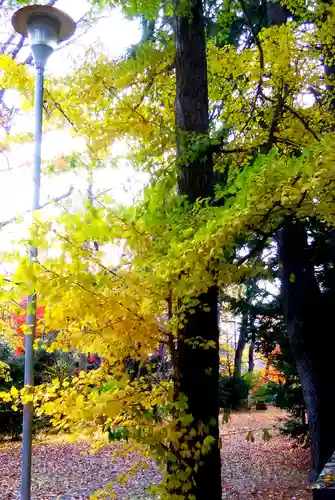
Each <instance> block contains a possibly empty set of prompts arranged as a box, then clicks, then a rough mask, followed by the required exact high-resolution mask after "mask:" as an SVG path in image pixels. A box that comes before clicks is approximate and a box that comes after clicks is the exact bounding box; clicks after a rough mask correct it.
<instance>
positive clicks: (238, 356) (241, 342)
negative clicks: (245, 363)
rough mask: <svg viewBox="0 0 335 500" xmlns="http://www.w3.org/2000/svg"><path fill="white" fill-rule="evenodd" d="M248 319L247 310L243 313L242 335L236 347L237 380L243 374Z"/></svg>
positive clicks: (235, 371) (235, 369) (235, 373)
mask: <svg viewBox="0 0 335 500" xmlns="http://www.w3.org/2000/svg"><path fill="white" fill-rule="evenodd" d="M248 318H249V314H248V310H247V309H246V308H245V309H244V310H243V313H242V321H241V327H240V333H239V337H238V342H237V347H236V351H235V360H234V377H235V378H239V377H241V373H242V356H243V351H244V348H245V344H246V337H247V329H248Z"/></svg>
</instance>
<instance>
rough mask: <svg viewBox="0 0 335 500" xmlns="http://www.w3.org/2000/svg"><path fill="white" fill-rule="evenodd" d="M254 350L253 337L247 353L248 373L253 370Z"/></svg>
mask: <svg viewBox="0 0 335 500" xmlns="http://www.w3.org/2000/svg"><path fill="white" fill-rule="evenodd" d="M254 349H255V338H254V337H253V338H252V340H251V342H250V344H249V351H248V372H249V373H252V372H253V371H254V368H255V360H254Z"/></svg>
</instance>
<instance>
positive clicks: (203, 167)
mask: <svg viewBox="0 0 335 500" xmlns="http://www.w3.org/2000/svg"><path fill="white" fill-rule="evenodd" d="M185 5H186V4H184V3H183V4H182V5H176V13H177V14H176V16H175V44H176V127H177V155H178V158H179V162H180V175H179V179H178V188H179V193H180V194H181V195H184V196H186V198H187V199H188V201H189V202H191V203H193V202H194V201H195V200H196V199H197V198H199V197H200V198H208V197H210V198H211V197H213V165H212V161H211V159H210V158H203V157H202V158H199V157H198V158H194V154H193V155H192V158H190V156H189V144H190V143H189V134H192V133H193V134H204V135H206V134H207V132H208V126H209V119H208V89H207V63H206V47H205V30H204V20H203V7H202V2H201V0H195V1H194V2H191V3H189V4H187V5H189V6H190V8H189V10H190V12H187V13H186V12H185V14H184V15H180V10H181V9H185ZM187 157H188V158H189V159H187ZM198 299H199V302H200V303H199V305H198V306H197V307H196V308H195V312H194V313H193V314H192V313H186V318H185V321H184V323H183V326H182V327H181V329H180V331H179V337H178V343H177V353H176V354H177V359H178V372H179V381H178V387H175V389H176V390H175V397H176V398H178V397H180V395H181V394H184V395H185V396H186V397H187V410H186V413H188V414H190V415H191V416H192V417H193V421H192V423H190V424H189V425H187V435H186V433H184V434H182V436H181V438H180V441H181V442H180V446H179V450H178V449H177V450H176V449H175V447H172V449H171V451H172V453H173V454H174V458H175V460H176V462H172V463H170V464H169V470H170V472H173V471H175V479H176V481H173V479H172V482H171V483H170V486H169V491H170V493H171V495H176V496H175V497H174V498H178V495H179V498H186V497H188V496H189V495H193V497H192V498H194V499H195V500H208V499H210V500H221V496H222V492H221V463H220V450H219V429H218V414H219V397H218V393H219V391H218V378H219V329H218V293H217V288H216V287H214V286H213V287H211V288H210V289H209V290H208V291H207V292H205V293H203V294H202V295H200V296H199V297H198ZM204 306H206V307H205V309H204ZM195 337H200V338H202V339H203V340H204V341H205V342H206V341H213V342H214V344H215V346H216V348H210V349H205V348H203V347H197V348H194V347H193V346H192V343H190V342H189V341H190V340H191V339H194V338H195ZM175 383H176V382H175ZM201 428H202V429H203V430H204V432H203V433H202V435H201V433H200V432H199V430H200V429H201ZM194 434H196V436H194ZM206 435H211V436H213V437H214V440H215V441H214V444H213V445H212V446H211V447H210V449H209V451H208V453H206V454H203V455H202V456H201V457H197V456H196V452H197V448H196V442H199V443H200V445H202V444H203V443H204V440H205V438H206ZM183 445H184V450H185V448H186V449H187V450H188V452H186V453H183ZM181 474H184V475H185V476H186V478H187V476H188V479H187V480H186V481H185V480H184V481H183V480H182V483H183V482H184V486H185V483H186V484H188V486H189V490H188V491H186V492H185V490H183V488H182V487H183V484H181V483H180V482H179V481H180V480H181Z"/></svg>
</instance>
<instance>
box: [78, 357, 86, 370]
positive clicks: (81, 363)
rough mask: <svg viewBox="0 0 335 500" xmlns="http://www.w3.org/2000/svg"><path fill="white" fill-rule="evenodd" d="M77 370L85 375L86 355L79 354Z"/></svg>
mask: <svg viewBox="0 0 335 500" xmlns="http://www.w3.org/2000/svg"><path fill="white" fill-rule="evenodd" d="M79 370H80V371H83V372H85V373H87V356H86V354H83V353H80V356H79Z"/></svg>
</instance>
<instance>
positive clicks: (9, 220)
mask: <svg viewBox="0 0 335 500" xmlns="http://www.w3.org/2000/svg"><path fill="white" fill-rule="evenodd" d="M73 189H74V188H73V186H71V187H70V189H69V190H68V192H67V193H65V194H62V195H61V196H57V197H56V198H52V199H51V200H49V201H47V202H46V203H43V205H40V207H39V210H41V209H43V208H45V207H47V206H49V205H51V204H53V203H57V202H59V201H61V200H64V199H65V198H68V197H69V196H70V195H71V194H72V192H73ZM30 213H31V210H26V211H25V212H23V214H21V215H26V214H30ZM19 217H20V215H15V216H14V217H12V218H11V219H7V220H4V221H2V222H0V229H1V228H3V227H5V226H7V225H8V224H12V223H13V222H16V221H17V220H18V218H19Z"/></svg>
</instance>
